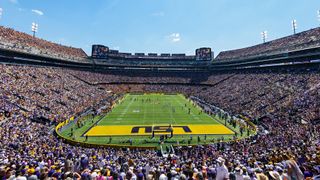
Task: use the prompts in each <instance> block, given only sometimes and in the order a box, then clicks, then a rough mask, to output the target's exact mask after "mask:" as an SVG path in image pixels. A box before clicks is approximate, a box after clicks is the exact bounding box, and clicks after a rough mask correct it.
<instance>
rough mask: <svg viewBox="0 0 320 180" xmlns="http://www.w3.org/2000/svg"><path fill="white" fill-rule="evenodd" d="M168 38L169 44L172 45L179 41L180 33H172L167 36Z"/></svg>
mask: <svg viewBox="0 0 320 180" xmlns="http://www.w3.org/2000/svg"><path fill="white" fill-rule="evenodd" d="M169 38H170V40H171V42H173V43H176V42H179V41H181V36H180V33H172V34H170V35H169Z"/></svg>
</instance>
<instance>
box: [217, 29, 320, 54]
mask: <svg viewBox="0 0 320 180" xmlns="http://www.w3.org/2000/svg"><path fill="white" fill-rule="evenodd" d="M319 45H320V28H315V29H311V30H308V31H303V32H301V33H297V34H294V35H291V36H287V37H284V38H280V39H276V40H273V41H269V42H266V43H263V44H259V45H255V46H251V47H247V48H242V49H236V50H230V51H223V52H221V53H220V54H219V55H218V56H217V57H216V59H217V60H232V59H239V58H244V57H246V58H247V57H253V56H261V55H269V54H276V53H281V52H286V51H293V50H300V49H304V48H307V47H308V48H310V47H318V46H319Z"/></svg>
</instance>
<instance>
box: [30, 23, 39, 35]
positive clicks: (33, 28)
mask: <svg viewBox="0 0 320 180" xmlns="http://www.w3.org/2000/svg"><path fill="white" fill-rule="evenodd" d="M38 27H39V25H38V24H37V23H35V22H33V23H32V26H31V31H32V32H33V37H36V33H37V32H38Z"/></svg>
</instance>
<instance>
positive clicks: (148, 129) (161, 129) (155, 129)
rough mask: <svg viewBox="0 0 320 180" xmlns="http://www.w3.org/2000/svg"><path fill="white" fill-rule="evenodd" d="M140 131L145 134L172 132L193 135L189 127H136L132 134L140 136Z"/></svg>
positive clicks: (133, 128)
mask: <svg viewBox="0 0 320 180" xmlns="http://www.w3.org/2000/svg"><path fill="white" fill-rule="evenodd" d="M140 129H142V130H144V133H152V129H153V132H155V133H170V132H171V131H183V132H184V133H192V131H191V129H190V128H189V126H171V127H170V126H134V127H132V130H131V134H139V131H140Z"/></svg>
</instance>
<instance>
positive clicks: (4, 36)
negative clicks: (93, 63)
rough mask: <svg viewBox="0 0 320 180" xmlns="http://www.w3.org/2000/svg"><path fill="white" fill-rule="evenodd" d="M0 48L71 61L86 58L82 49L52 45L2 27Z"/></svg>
mask: <svg viewBox="0 0 320 180" xmlns="http://www.w3.org/2000/svg"><path fill="white" fill-rule="evenodd" d="M0 48H3V49H11V50H15V51H21V52H25V53H30V54H37V55H42V56H48V57H54V58H59V59H67V60H72V61H85V60H86V58H87V55H86V53H85V52H84V51H83V50H82V49H78V48H73V47H67V46H63V45H59V44H56V43H52V42H49V41H46V40H43V39H39V38H35V37H32V36H31V35H29V34H26V33H22V32H18V31H15V30H13V29H11V28H6V27H3V26H0Z"/></svg>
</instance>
